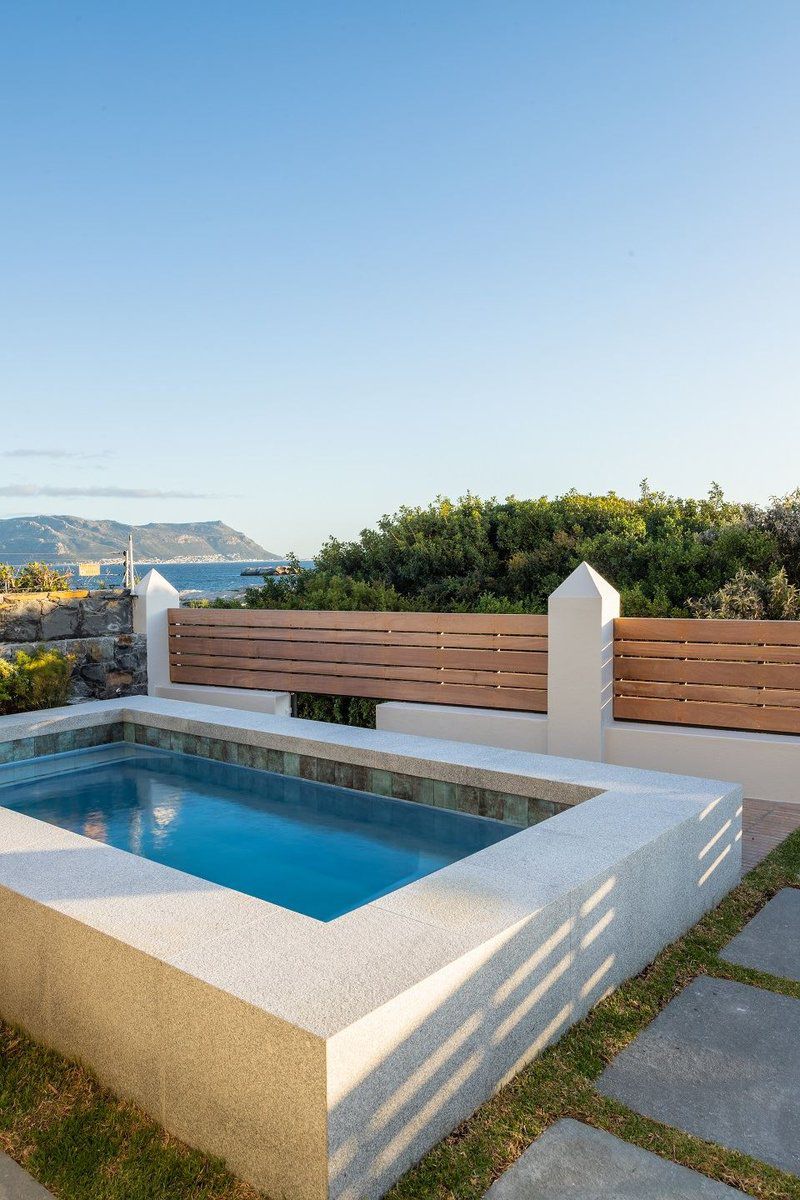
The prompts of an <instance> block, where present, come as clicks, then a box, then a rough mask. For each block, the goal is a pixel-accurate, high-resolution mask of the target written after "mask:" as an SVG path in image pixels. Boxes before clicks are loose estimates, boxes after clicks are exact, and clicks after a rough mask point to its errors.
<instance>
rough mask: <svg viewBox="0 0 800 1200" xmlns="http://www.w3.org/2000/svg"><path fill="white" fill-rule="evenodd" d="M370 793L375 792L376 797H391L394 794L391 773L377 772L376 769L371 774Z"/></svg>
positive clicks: (371, 770)
mask: <svg viewBox="0 0 800 1200" xmlns="http://www.w3.org/2000/svg"><path fill="white" fill-rule="evenodd" d="M367 790H368V791H370V792H374V793H375V795H376V796H391V794H392V775H391V772H390V771H376V770H375V769H374V768H372V769H370V772H369V788H368V789H367Z"/></svg>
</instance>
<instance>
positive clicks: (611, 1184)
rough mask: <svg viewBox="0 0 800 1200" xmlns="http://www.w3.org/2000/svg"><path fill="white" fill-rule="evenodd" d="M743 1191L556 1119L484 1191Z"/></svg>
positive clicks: (623, 1198) (727, 1196) (579, 1199)
mask: <svg viewBox="0 0 800 1200" xmlns="http://www.w3.org/2000/svg"><path fill="white" fill-rule="evenodd" d="M737 1196H739V1197H741V1196H744V1192H740V1191H737V1190H736V1189H735V1188H730V1187H727V1186H726V1184H724V1183H717V1182H716V1180H714V1179H708V1178H707V1177H706V1176H705V1175H700V1174H698V1172H697V1171H690V1170H689V1169H688V1168H687V1167H681V1166H679V1165H678V1164H677V1163H673V1162H668V1161H667V1160H666V1159H664V1158H659V1156H658V1155H657V1154H651V1153H650V1151H649V1150H642V1149H640V1147H639V1146H632V1145H631V1144H630V1143H629V1142H623V1141H622V1140H621V1138H618V1137H614V1135H613V1134H611V1133H606V1132H605V1130H603V1129H593V1128H592V1127H591V1126H590V1125H583V1124H582V1123H581V1122H580V1121H573V1120H570V1119H568V1118H565V1119H564V1120H562V1121H556V1123H555V1125H551V1126H550V1128H549V1129H546V1130H545V1132H544V1133H543V1134H542V1135H541V1137H539V1138H537V1139H536V1141H535V1142H534V1143H533V1145H532V1146H529V1147H528V1149H527V1150H526V1151H525V1153H524V1154H523V1155H522V1157H521V1158H519V1159H518V1160H517V1161H516V1162H515V1163H514V1165H513V1166H512V1167H509V1169H508V1170H507V1171H506V1172H505V1174H504V1175H501V1177H500V1178H499V1179H498V1180H497V1182H496V1183H494V1184H493V1185H492V1186H491V1187H490V1188H489V1191H488V1192H487V1193H486V1200H544V1198H545V1197H546V1200H587V1198H588V1197H596V1198H597V1200H600V1197H602V1200H633V1198H634V1197H635V1198H636V1200H645V1198H648V1197H650V1198H653V1200H656V1198H657V1200H736V1197H737Z"/></svg>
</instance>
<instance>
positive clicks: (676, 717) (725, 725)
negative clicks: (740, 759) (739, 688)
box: [614, 696, 800, 767]
mask: <svg viewBox="0 0 800 1200" xmlns="http://www.w3.org/2000/svg"><path fill="white" fill-rule="evenodd" d="M614 716H615V717H617V718H619V719H621V720H626V721H651V722H658V723H660V724H666V725H700V726H705V727H707V728H712V729H744V730H752V731H754V732H758V733H800V710H798V709H796V708H758V707H756V706H752V707H751V706H749V705H745V704H704V703H694V702H693V701H684V700H652V699H650V700H645V699H634V698H632V697H627V696H617V698H616V700H615V702H614ZM720 766H721V767H722V764H720Z"/></svg>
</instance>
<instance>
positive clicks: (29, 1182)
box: [0, 1153, 53, 1200]
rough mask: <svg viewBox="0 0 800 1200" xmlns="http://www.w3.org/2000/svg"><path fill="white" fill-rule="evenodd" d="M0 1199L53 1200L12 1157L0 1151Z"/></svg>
mask: <svg viewBox="0 0 800 1200" xmlns="http://www.w3.org/2000/svg"><path fill="white" fill-rule="evenodd" d="M0 1200H53V1197H52V1195H51V1194H50V1192H47V1191H45V1189H44V1188H43V1187H42V1186H41V1185H40V1184H38V1183H37V1182H36V1180H35V1179H32V1178H31V1176H30V1175H29V1174H28V1172H27V1171H23V1169H22V1167H20V1166H18V1165H17V1164H16V1163H15V1162H14V1160H13V1158H9V1157H8V1155H7V1154H3V1153H0Z"/></svg>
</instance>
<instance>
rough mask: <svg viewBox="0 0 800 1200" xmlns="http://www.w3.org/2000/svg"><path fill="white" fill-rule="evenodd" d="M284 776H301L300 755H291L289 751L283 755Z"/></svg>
mask: <svg viewBox="0 0 800 1200" xmlns="http://www.w3.org/2000/svg"><path fill="white" fill-rule="evenodd" d="M283 774H284V775H293V776H297V775H299V774H300V755H299V754H290V753H288V751H285V752H284V755H283Z"/></svg>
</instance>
